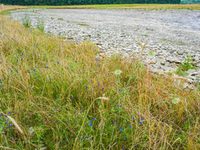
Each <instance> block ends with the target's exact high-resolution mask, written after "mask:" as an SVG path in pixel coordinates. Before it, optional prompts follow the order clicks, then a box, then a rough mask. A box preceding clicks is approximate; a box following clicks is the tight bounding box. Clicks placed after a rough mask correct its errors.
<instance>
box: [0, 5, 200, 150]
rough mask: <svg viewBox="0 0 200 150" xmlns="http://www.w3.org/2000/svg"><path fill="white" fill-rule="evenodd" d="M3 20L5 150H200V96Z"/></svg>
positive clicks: (0, 83)
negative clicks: (18, 127)
mask: <svg viewBox="0 0 200 150" xmlns="http://www.w3.org/2000/svg"><path fill="white" fill-rule="evenodd" d="M4 10H5V9H4ZM0 19H1V28H0V33H2V34H1V36H0V41H1V44H0V133H1V134H0V148H2V149H6V148H7V149H9V148H10V149H11V148H13V149H30V150H31V149H42V148H46V149H52V150H60V149H194V150H195V149H196V150H198V149H200V141H199V139H200V118H199V116H200V110H199V108H200V99H199V97H200V92H199V91H197V90H196V91H195V90H194V91H185V90H183V89H182V87H181V85H180V86H175V85H174V81H173V79H172V78H170V77H167V78H162V77H161V76H156V75H152V74H151V73H150V72H149V71H148V70H147V69H146V68H145V67H144V65H143V64H141V63H140V62H138V61H137V60H132V61H131V62H127V61H126V60H124V59H122V58H120V57H119V56H113V57H111V58H107V57H105V58H104V59H102V60H96V59H95V57H96V55H97V53H98V49H97V47H96V46H95V45H93V44H92V43H88V42H85V43H81V44H78V45H77V44H75V43H72V42H65V41H63V39H60V38H59V37H54V36H52V35H47V34H44V33H42V32H40V31H38V30H37V29H32V28H24V27H23V26H22V25H20V24H19V23H17V22H15V21H11V20H10V19H8V18H7V17H6V16H2V15H1V16H0ZM1 112H2V113H1ZM2 114H7V115H9V116H11V117H12V118H13V119H14V120H15V122H17V125H18V126H20V129H21V130H22V131H23V133H24V135H23V137H22V136H21V135H20V134H19V131H18V130H16V129H17V128H16V127H15V126H16V125H15V126H12V125H13V123H12V121H11V122H9V120H8V119H7V117H6V115H2Z"/></svg>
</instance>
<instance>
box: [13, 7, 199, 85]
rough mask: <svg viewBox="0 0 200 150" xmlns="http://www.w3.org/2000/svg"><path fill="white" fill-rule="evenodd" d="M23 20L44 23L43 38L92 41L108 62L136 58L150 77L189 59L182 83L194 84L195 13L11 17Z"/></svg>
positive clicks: (74, 12)
mask: <svg viewBox="0 0 200 150" xmlns="http://www.w3.org/2000/svg"><path fill="white" fill-rule="evenodd" d="M26 16H28V17H29V18H30V20H31V22H32V25H33V26H37V24H38V23H39V22H44V25H45V31H46V32H49V33H53V34H56V35H61V36H64V37H66V38H67V39H68V40H74V41H76V42H82V41H85V40H90V41H93V42H94V43H96V44H97V46H98V47H99V48H100V49H101V53H104V54H106V55H108V56H110V55H113V54H120V55H123V56H124V57H130V56H132V55H134V56H138V57H140V59H141V60H142V61H143V62H144V63H145V64H146V65H148V67H149V68H150V70H151V71H152V72H157V73H160V72H175V71H176V70H177V67H178V66H179V65H180V64H181V63H182V62H183V61H184V60H185V59H186V58H188V57H191V58H192V60H193V63H194V65H195V69H190V70H189V71H187V75H186V78H187V79H189V81H190V82H191V83H192V82H200V11H192V10H130V9H129V10H128V9H124V10H94V9H50V10H48V9H37V10H36V9H35V10H28V11H14V12H12V13H11V17H12V18H13V19H16V20H18V21H21V22H22V20H23V19H24V18H25V17H26Z"/></svg>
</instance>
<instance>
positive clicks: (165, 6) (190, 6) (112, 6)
mask: <svg viewBox="0 0 200 150" xmlns="http://www.w3.org/2000/svg"><path fill="white" fill-rule="evenodd" d="M31 8H47V9H54V8H55V9H147V10H163V9H190V10H200V4H104V5H63V6H31Z"/></svg>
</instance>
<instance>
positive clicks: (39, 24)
mask: <svg viewBox="0 0 200 150" xmlns="http://www.w3.org/2000/svg"><path fill="white" fill-rule="evenodd" d="M37 29H38V30H40V31H41V32H44V30H45V25H44V21H42V20H38V23H37Z"/></svg>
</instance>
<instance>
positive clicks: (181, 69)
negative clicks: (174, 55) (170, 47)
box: [176, 56, 195, 76]
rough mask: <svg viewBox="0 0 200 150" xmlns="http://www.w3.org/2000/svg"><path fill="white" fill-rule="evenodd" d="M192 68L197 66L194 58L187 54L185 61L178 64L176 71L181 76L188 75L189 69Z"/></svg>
mask: <svg viewBox="0 0 200 150" xmlns="http://www.w3.org/2000/svg"><path fill="white" fill-rule="evenodd" d="M190 69H195V66H194V65H193V60H192V58H191V57H190V56H187V57H186V59H185V60H184V62H183V63H181V64H180V65H179V66H178V68H177V70H176V73H177V74H178V75H181V76H186V75H187V71H188V70H190Z"/></svg>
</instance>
